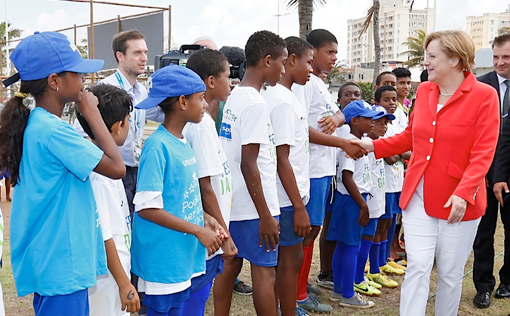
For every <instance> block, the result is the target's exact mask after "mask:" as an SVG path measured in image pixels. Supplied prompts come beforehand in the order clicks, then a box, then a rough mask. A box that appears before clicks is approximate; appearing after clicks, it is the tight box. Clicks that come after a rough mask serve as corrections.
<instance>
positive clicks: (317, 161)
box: [292, 29, 364, 312]
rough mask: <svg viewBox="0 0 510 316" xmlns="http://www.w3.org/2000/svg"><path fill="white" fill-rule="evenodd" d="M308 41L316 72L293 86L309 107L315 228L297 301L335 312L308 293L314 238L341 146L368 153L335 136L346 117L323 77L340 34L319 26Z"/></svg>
mask: <svg viewBox="0 0 510 316" xmlns="http://www.w3.org/2000/svg"><path fill="white" fill-rule="evenodd" d="M306 41H307V42H308V43H310V44H311V45H312V46H313V52H314V55H313V56H314V57H313V61H312V68H313V75H312V76H311V78H310V81H309V82H308V83H307V84H306V85H304V86H300V85H293V86H292V91H293V92H294V93H295V94H296V95H297V96H298V99H300V100H301V102H303V103H304V104H305V105H306V106H307V107H308V124H309V132H310V143H311V144H310V201H309V202H308V205H307V207H306V210H307V212H308V215H309V217H310V224H311V225H312V230H311V231H310V233H309V234H308V236H306V237H305V239H304V240H303V264H302V266H301V270H300V272H299V280H298V294H297V302H298V306H299V307H301V308H303V309H305V310H307V311H311V312H331V311H332V307H331V306H329V305H325V304H321V303H319V302H318V301H317V300H316V299H315V297H313V296H312V297H309V296H308V293H307V285H308V275H309V273H310V267H311V264H312V256H313V245H314V240H315V238H316V237H317V235H318V234H319V231H320V228H321V226H322V224H323V221H324V214H325V209H326V198H327V194H328V190H329V188H330V184H331V179H332V177H333V175H334V174H335V170H336V150H337V148H342V149H343V150H345V151H346V152H347V153H348V154H349V155H350V156H351V157H354V158H357V157H359V156H360V155H361V154H363V153H364V152H363V150H361V149H360V148H359V147H357V146H356V145H354V146H353V144H352V143H351V142H349V141H347V140H346V139H343V138H340V137H337V136H335V135H331V134H334V133H335V132H336V129H337V127H338V126H339V125H340V124H343V123H344V120H345V119H344V117H343V114H342V113H341V112H340V111H339V109H338V107H337V106H336V104H335V101H334V100H333V97H332V95H331V93H330V92H329V91H328V88H327V86H326V84H325V83H324V81H323V80H322V79H321V78H320V76H321V74H323V73H329V72H330V71H331V69H333V67H334V66H335V62H336V53H337V51H338V41H337V39H336V37H335V36H334V35H333V34H332V33H331V32H329V31H327V30H323V29H317V30H313V31H312V32H310V34H309V35H308V36H307V38H306ZM335 147H337V148H335Z"/></svg>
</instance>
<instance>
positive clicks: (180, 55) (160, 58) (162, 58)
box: [154, 44, 206, 71]
mask: <svg viewBox="0 0 510 316" xmlns="http://www.w3.org/2000/svg"><path fill="white" fill-rule="evenodd" d="M203 48H206V47H205V46H200V45H191V44H190V45H182V46H181V47H180V48H179V50H173V51H170V52H168V53H167V54H165V55H156V56H155V57H154V71H156V70H158V69H159V68H163V67H165V66H168V65H170V64H174V65H178V66H183V67H186V62H187V61H188V58H189V56H190V55H191V54H192V53H193V52H194V51H197V50H200V49H203Z"/></svg>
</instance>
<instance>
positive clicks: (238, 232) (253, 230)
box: [229, 216, 280, 267]
mask: <svg viewBox="0 0 510 316" xmlns="http://www.w3.org/2000/svg"><path fill="white" fill-rule="evenodd" d="M274 218H275V219H276V220H277V221H280V216H275V217H274ZM259 223H260V220H259V219H258V218H257V219H250V220H246V221H231V222H230V227H229V230H230V235H231V236H232V239H233V240H234V242H235V244H236V246H237V250H238V253H237V256H236V258H244V259H246V260H248V261H249V262H250V263H252V264H254V265H256V266H260V267H275V266H276V265H277V264H278V247H276V250H275V251H273V250H269V251H266V243H265V241H262V247H259Z"/></svg>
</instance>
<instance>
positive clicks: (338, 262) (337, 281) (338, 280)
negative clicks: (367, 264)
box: [332, 241, 345, 294]
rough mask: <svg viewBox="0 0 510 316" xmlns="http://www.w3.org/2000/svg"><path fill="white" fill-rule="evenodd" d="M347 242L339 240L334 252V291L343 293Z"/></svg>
mask: <svg viewBox="0 0 510 316" xmlns="http://www.w3.org/2000/svg"><path fill="white" fill-rule="evenodd" d="M344 250H345V244H344V243H343V242H341V241H337V243H336V247H335V252H333V262H332V264H333V284H334V286H333V291H334V292H335V293H337V294H342V270H343V267H342V257H343V255H344Z"/></svg>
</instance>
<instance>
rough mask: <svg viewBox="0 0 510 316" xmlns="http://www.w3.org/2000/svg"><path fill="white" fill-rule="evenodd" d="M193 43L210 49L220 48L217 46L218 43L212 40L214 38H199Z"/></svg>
mask: <svg viewBox="0 0 510 316" xmlns="http://www.w3.org/2000/svg"><path fill="white" fill-rule="evenodd" d="M193 44H194V45H200V46H205V47H207V48H209V49H212V50H218V46H216V44H215V43H214V42H213V41H212V39H211V38H208V37H200V38H197V39H196V40H195V42H194V43H193Z"/></svg>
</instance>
